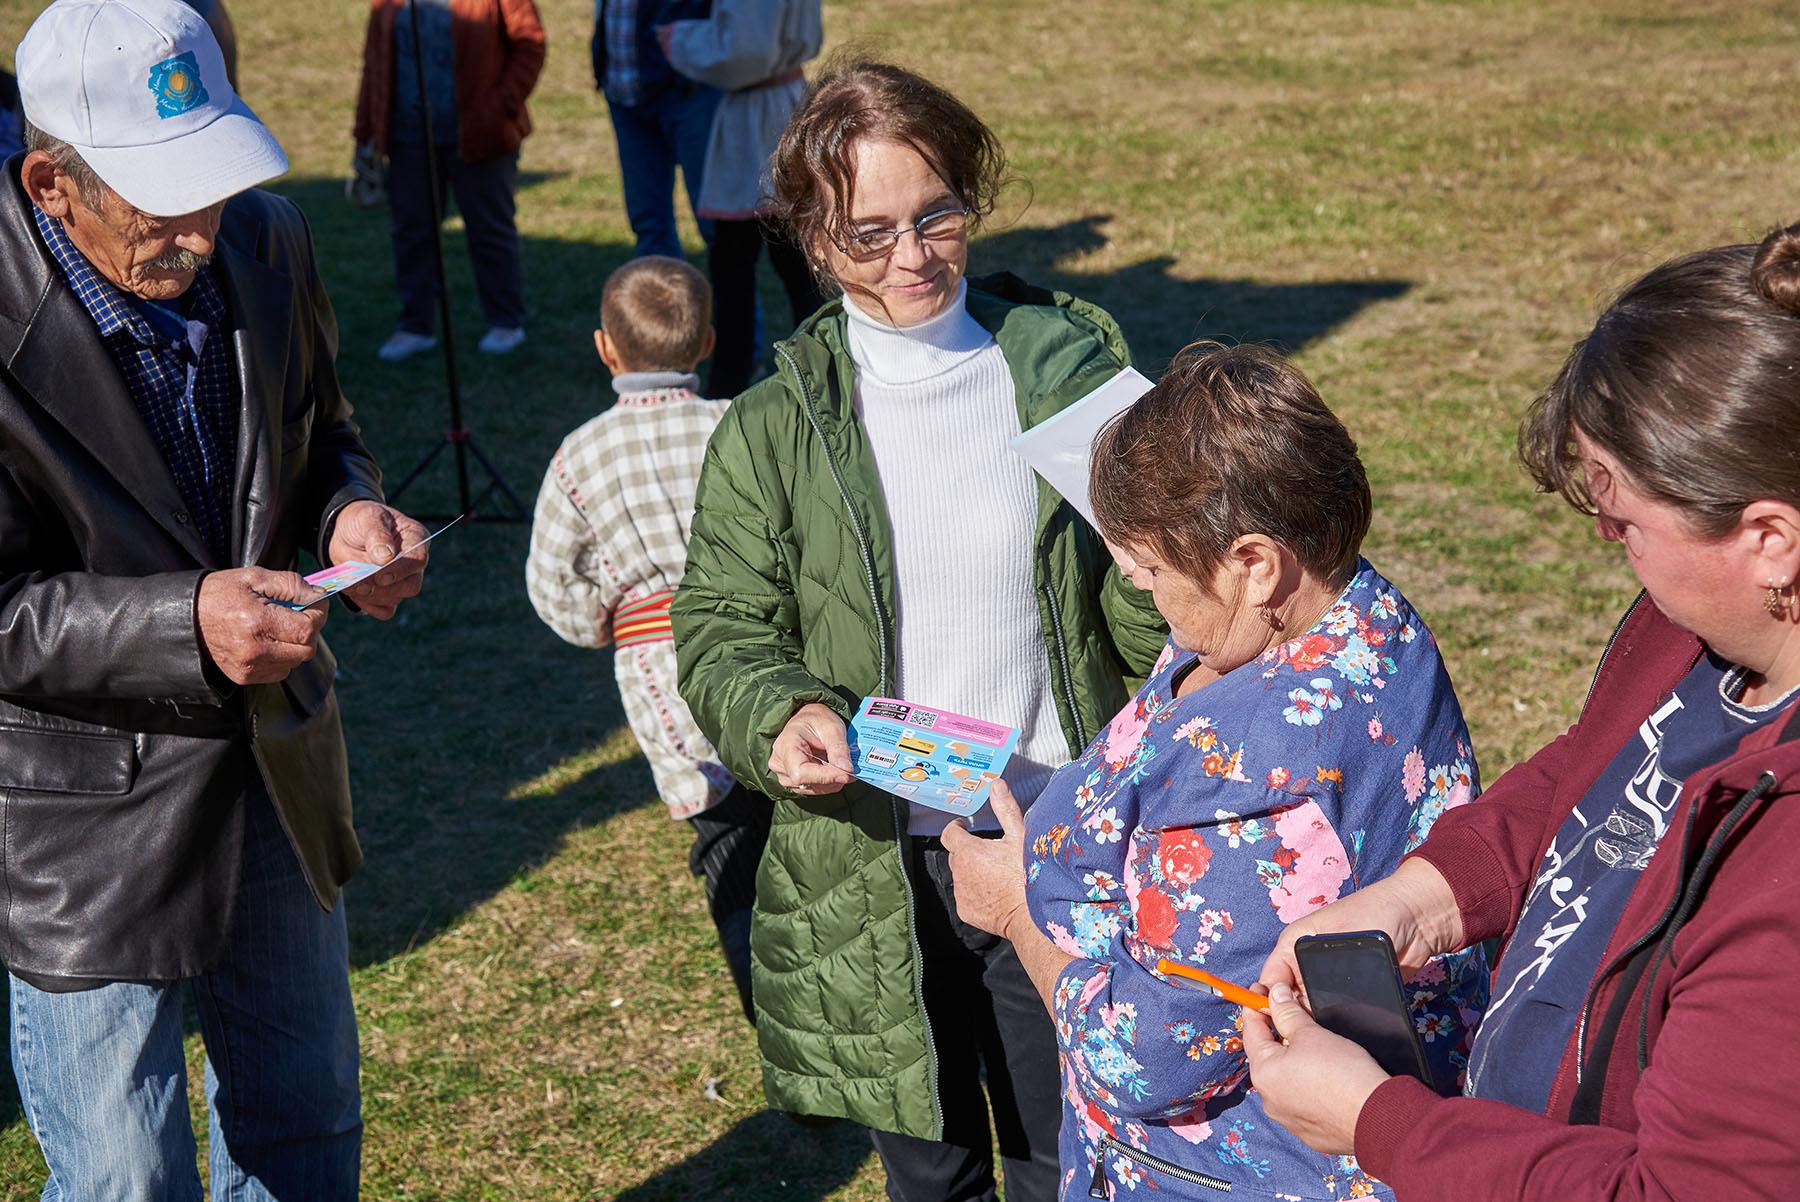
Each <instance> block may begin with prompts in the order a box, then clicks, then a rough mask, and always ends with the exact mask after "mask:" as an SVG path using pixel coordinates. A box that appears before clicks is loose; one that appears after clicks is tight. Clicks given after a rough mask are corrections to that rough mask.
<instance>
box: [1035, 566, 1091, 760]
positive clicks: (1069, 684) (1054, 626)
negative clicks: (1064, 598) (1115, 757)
mask: <svg viewBox="0 0 1800 1202" xmlns="http://www.w3.org/2000/svg"><path fill="white" fill-rule="evenodd" d="M1045 575H1046V576H1048V575H1049V569H1048V568H1047V567H1046V569H1045ZM1044 600H1045V601H1047V602H1049V604H1050V628H1051V632H1052V633H1053V634H1054V635H1055V636H1056V662H1057V666H1058V667H1059V668H1060V669H1061V670H1062V686H1063V701H1064V703H1065V704H1067V705H1068V707H1069V720H1070V722H1072V723H1073V724H1074V726H1075V746H1074V748H1073V752H1074V754H1075V755H1076V756H1080V755H1081V754H1082V753H1083V752H1084V751H1086V750H1087V745H1088V737H1087V727H1086V726H1085V725H1084V724H1083V723H1082V721H1081V708H1080V707H1079V706H1078V705H1076V703H1075V677H1074V674H1073V673H1072V672H1070V670H1069V645H1068V643H1067V641H1065V640H1064V638H1063V624H1062V609H1061V607H1060V606H1058V605H1057V603H1056V588H1055V586H1054V585H1052V584H1051V583H1050V581H1049V580H1048V579H1046V580H1045V581H1044Z"/></svg>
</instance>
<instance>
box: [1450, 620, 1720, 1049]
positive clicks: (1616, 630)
mask: <svg viewBox="0 0 1800 1202" xmlns="http://www.w3.org/2000/svg"><path fill="white" fill-rule="evenodd" d="M1646 596H1648V594H1647V593H1645V592H1643V591H1641V590H1640V591H1639V593H1638V595H1637V596H1636V597H1633V598H1632V600H1631V604H1630V606H1628V607H1627V608H1626V610H1625V616H1624V617H1622V618H1620V619H1619V624H1618V625H1617V626H1615V627H1613V632H1612V637H1611V638H1609V639H1607V640H1606V649H1605V650H1604V651H1602V652H1601V653H1600V662H1599V663H1597V664H1595V665H1594V678H1593V679H1592V680H1590V681H1588V691H1587V697H1586V698H1585V699H1584V700H1583V701H1582V703H1581V708H1582V709H1583V710H1585V709H1587V707H1588V702H1590V701H1592V700H1593V699H1594V690H1595V689H1596V688H1598V687H1599V685H1600V673H1601V672H1603V671H1605V670H1606V661H1607V659H1608V658H1609V657H1610V656H1611V655H1612V649H1613V644H1614V643H1616V642H1618V641H1619V634H1620V632H1621V631H1623V630H1624V629H1625V623H1627V622H1629V621H1631V615H1632V614H1634V613H1636V612H1637V608H1638V606H1640V605H1642V604H1643V603H1644V598H1645V597H1646ZM1693 823H1694V812H1693V811H1692V810H1689V811H1688V822H1687V827H1686V828H1685V829H1684V830H1683V831H1682V833H1681V853H1680V854H1681V855H1682V856H1684V857H1685V856H1686V854H1687V842H1688V837H1689V833H1690V832H1691V831H1692V829H1693ZM1680 901H1681V889H1680V887H1679V886H1677V887H1676V890H1675V896H1674V897H1672V898H1670V899H1669V904H1668V907H1667V908H1666V909H1664V910H1663V913H1662V917H1660V918H1658V919H1657V920H1656V923H1655V925H1653V926H1652V927H1651V928H1650V929H1649V931H1647V932H1645V933H1644V934H1643V935H1641V936H1639V937H1638V938H1637V939H1634V940H1633V941H1632V942H1631V945H1630V946H1629V947H1626V948H1624V949H1623V950H1622V951H1621V952H1620V953H1619V954H1618V955H1617V956H1614V957H1613V958H1612V960H1611V961H1609V962H1608V963H1607V964H1606V966H1605V967H1604V968H1603V969H1602V970H1601V971H1600V972H1598V973H1596V974H1595V975H1594V980H1593V983H1592V984H1591V985H1589V986H1588V991H1587V996H1586V997H1584V998H1583V999H1582V1000H1581V1017H1580V1019H1579V1020H1577V1022H1576V1024H1575V1084H1576V1085H1580V1084H1581V1081H1582V1074H1583V1071H1584V1070H1585V1068H1586V1061H1587V1029H1588V1019H1589V1017H1591V1016H1592V1014H1593V1011H1594V999H1595V998H1596V997H1598V996H1599V995H1600V986H1601V985H1602V984H1604V983H1605V981H1606V979H1607V978H1608V977H1610V976H1611V975H1612V974H1613V973H1614V972H1616V971H1617V970H1618V968H1619V966H1620V965H1621V964H1625V963H1627V962H1628V961H1629V960H1630V959H1631V957H1632V956H1634V955H1636V954H1637V951H1638V949H1639V948H1641V947H1643V946H1644V944H1646V943H1648V942H1649V941H1650V940H1651V939H1652V938H1653V937H1654V936H1655V934H1656V932H1657V931H1659V930H1661V929H1662V926H1663V924H1664V923H1666V922H1668V921H1669V916H1670V915H1671V914H1673V913H1674V912H1675V907H1676V905H1677V904H1679V902H1680ZM1484 1059H1485V1057H1484Z"/></svg>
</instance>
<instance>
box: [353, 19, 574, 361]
mask: <svg viewBox="0 0 1800 1202" xmlns="http://www.w3.org/2000/svg"><path fill="white" fill-rule="evenodd" d="M416 3H417V5H418V18H419V21H418V26H419V41H418V45H416V46H415V45H414V43H413V27H412V21H411V19H410V16H409V14H408V13H407V11H406V0H373V2H372V3H371V5H370V9H369V31H368V36H367V38H366V39H365V41H364V43H363V73H362V88H361V92H360V94H359V95H358V97H357V101H356V141H357V143H358V145H362V144H365V143H366V144H370V145H372V146H373V147H374V152H375V154H376V155H378V156H382V155H385V156H386V158H387V162H388V172H387V193H388V206H389V209H390V211H391V212H392V214H393V235H394V282H395V284H396V285H397V286H398V288H399V292H400V320H399V322H398V323H397V326H396V328H395V330H394V333H393V335H392V336H391V337H390V338H389V339H388V340H387V341H386V342H385V343H383V344H382V347H381V350H380V351H379V352H378V354H380V356H381V357H382V358H383V359H386V360H389V361H390V362H391V361H397V360H401V359H406V358H409V357H411V356H413V355H416V354H418V353H419V352H421V351H427V350H430V349H431V348H433V347H435V346H436V345H437V337H436V335H435V333H434V330H435V326H436V322H435V316H436V315H435V312H434V309H433V306H434V304H435V303H436V296H437V294H436V291H435V290H436V289H437V287H438V286H439V284H438V279H437V267H436V264H435V262H434V261H433V256H432V236H433V230H432V224H433V220H434V218H433V212H432V198H431V187H430V175H429V170H428V162H427V159H426V157H425V156H426V153H427V147H426V142H427V138H426V133H425V131H426V125H427V122H426V117H427V114H429V119H430V120H429V125H430V130H431V137H430V139H429V140H430V141H431V142H434V143H436V145H435V147H433V148H432V151H433V152H434V153H435V154H436V157H437V175H438V192H439V195H438V198H437V199H438V211H439V212H442V211H443V206H444V204H445V202H446V201H447V199H448V194H449V191H450V189H451V188H454V189H455V190H456V207H457V209H458V210H459V211H460V212H461V213H462V217H463V225H464V228H465V229H466V230H467V233H468V240H469V260H470V263H471V265H472V266H473V267H474V269H475V290H476V292H477V293H478V294H479V295H480V298H481V311H482V315H483V316H484V317H485V318H486V319H487V333H486V334H484V335H483V336H482V339H481V342H480V348H481V349H482V350H483V351H486V352H487V353H489V354H505V353H507V352H508V351H511V350H514V349H516V348H517V347H518V345H519V344H520V343H522V342H524V341H525V288H524V272H523V268H522V266H521V263H520V255H519V229H518V226H517V224H516V223H515V221H514V219H513V214H514V205H513V199H514V192H515V191H516V190H517V186H518V173H519V144H520V143H521V142H523V141H524V140H525V135H526V134H528V133H530V132H531V117H530V115H529V114H528V113H527V112H526V110H525V98H526V97H527V96H529V95H531V89H532V88H533V86H535V85H536V83H537V78H538V72H540V71H541V70H543V66H544V27H543V24H542V23H541V22H540V21H539V20H538V12H537V8H536V6H535V5H533V4H532V2H531V0H416ZM415 56H422V57H423V59H424V65H425V97H424V103H425V107H424V108H423V109H421V107H420V97H419V93H418V88H417V85H416V75H415V68H414V63H415V62H416V61H417V59H416V57H415Z"/></svg>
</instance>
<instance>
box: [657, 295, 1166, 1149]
mask: <svg viewBox="0 0 1800 1202" xmlns="http://www.w3.org/2000/svg"><path fill="white" fill-rule="evenodd" d="M968 307H969V312H970V314H971V315H972V316H973V317H974V318H975V320H976V321H978V322H980V323H981V324H982V325H983V326H985V327H986V328H987V329H988V330H990V331H992V332H993V334H994V337H995V338H996V340H998V342H999V344H1000V348H1001V350H1002V351H1004V352H1005V355H1006V362H1007V365H1008V366H1009V367H1010V369H1011V371H1012V376H1013V381H1014V384H1015V386H1016V392H1017V396H1018V405H1019V420H1020V423H1021V425H1022V426H1024V427H1030V426H1032V425H1035V424H1036V423H1038V422H1041V421H1043V420H1044V419H1045V418H1048V417H1050V416H1051V415H1053V414H1055V413H1057V412H1059V411H1060V410H1062V409H1063V408H1064V407H1065V406H1067V405H1069V404H1071V403H1072V402H1074V401H1076V400H1079V399H1080V398H1081V397H1082V396H1083V395H1085V394H1086V393H1087V392H1089V391H1090V390H1092V389H1093V388H1095V387H1096V386H1098V385H1099V384H1100V383H1101V382H1103V381H1105V380H1106V379H1107V378H1109V377H1110V376H1112V375H1113V374H1114V373H1116V372H1117V371H1119V369H1120V368H1122V367H1124V366H1125V365H1126V364H1127V363H1128V362H1129V352H1128V351H1127V349H1126V346H1125V339H1124V336H1123V335H1122V334H1121V333H1120V331H1119V328H1118V326H1117V324H1115V323H1114V322H1113V320H1112V318H1111V317H1110V316H1108V315H1107V314H1106V313H1105V312H1104V311H1103V310H1101V309H1099V308H1097V307H1096V306H1094V305H1090V304H1087V303H1086V302H1083V301H1080V300H1076V299H1075V298H1073V297H1070V296H1067V295H1065V294H1063V293H1050V292H1046V291H1043V290H1041V289H1036V288H1031V287H1028V286H1027V285H1025V284H1023V283H1022V282H1020V281H1019V280H1017V279H1015V278H1014V277H1012V276H1010V275H998V276H990V277H987V278H985V279H976V280H971V281H970V285H969V292H968ZM775 356H776V360H777V363H778V366H779V370H778V371H777V373H776V374H775V375H774V376H772V377H771V378H769V379H767V380H764V381H763V382H762V383H760V384H758V385H757V386H755V387H754V388H752V389H751V390H750V391H749V392H747V393H745V394H744V396H743V397H742V398H740V399H739V400H738V401H737V403H736V404H734V405H732V407H731V409H730V411H729V412H728V413H727V414H726V416H725V419H724V421H723V422H722V423H721V424H720V425H719V428H718V430H717V431H716V432H715V433H714V435H713V437H712V441H711V442H710V443H709V444H708V446H707V450H706V461H705V464H704V466H703V467H702V469H701V473H700V487H699V494H698V498H697V507H696V510H695V513H694V526H693V535H692V541H691V542H690V544H689V549H688V562H687V572H686V575H685V576H684V578H683V580H682V583H681V589H680V591H679V592H678V593H677V595H676V598H675V602H674V606H673V609H672V613H673V618H674V625H675V641H676V647H677V654H678V658H679V664H680V677H679V680H680V688H681V695H682V697H684V698H685V699H686V700H687V703H688V705H689V706H690V707H691V708H692V709H693V712H694V716H695V718H697V719H698V720H699V725H700V729H701V730H703V731H705V733H706V734H707V736H708V737H709V738H710V739H712V741H713V744H714V746H716V747H717V748H718V750H719V753H720V755H721V757H722V758H723V759H724V762H725V764H726V766H727V767H729V768H730V769H731V770H732V772H734V773H736V774H737V776H738V778H739V779H740V780H742V781H743V782H744V783H746V784H748V785H750V786H751V787H753V788H756V789H759V790H761V791H762V792H764V793H766V794H768V795H769V796H770V797H773V798H774V799H775V815H774V825H773V829H772V831H771V833H770V836H769V845H768V850H767V852H766V853H765V854H764V856H763V860H762V867H761V869H760V871H759V873H758V875H757V882H756V892H757V898H756V912H755V918H754V921H753V923H752V927H751V932H752V933H751V951H752V961H753V965H752V979H753V982H754V993H755V997H756V1009H757V1035H758V1042H759V1043H760V1045H761V1049H762V1057H763V1084H764V1088H765V1091H766V1092H767V1094H768V1097H769V1101H770V1102H771V1104H773V1105H775V1106H778V1107H780V1108H782V1109H785V1110H791V1111H797V1112H800V1113H804V1114H816V1115H841V1116H844V1117H847V1118H851V1119H854V1120H856V1121H857V1122H860V1123H863V1124H865V1125H867V1126H870V1127H875V1128H879V1129H882V1130H887V1131H900V1132H905V1133H906V1134H909V1135H915V1136H919V1137H922V1138H927V1139H938V1138H941V1137H942V1128H943V1119H942V1110H941V1107H940V1106H939V1104H938V1095H937V1073H936V1064H935V1061H934V1055H933V1050H932V1041H931V1033H930V1029H929V1026H928V1024H927V1021H926V1017H925V1012H924V1007H923V1004H922V1002H921V1000H920V999H921V996H922V995H921V992H920V989H921V982H920V972H919V956H918V945H917V942H916V936H915V934H914V931H913V905H912V893H913V889H914V887H915V883H914V882H913V881H912V880H911V879H910V878H909V874H908V870H907V864H906V856H905V855H904V854H903V835H904V832H905V830H906V821H907V813H906V805H905V803H904V802H903V801H901V800H900V799H899V798H897V797H894V796H892V795H891V794H888V793H884V792H881V791H880V790H877V789H874V788H871V787H869V786H866V785H863V784H861V783H860V782H855V783H852V784H851V785H850V786H849V787H847V788H845V789H844V790H843V792H841V793H839V794H837V795H835V796H830V797H796V796H793V795H790V794H788V793H786V792H785V791H784V790H783V789H782V788H781V787H780V786H779V785H778V784H777V783H776V782H775V779H774V777H773V776H772V775H771V774H770V772H769V768H768V763H769V751H770V748H771V745H772V744H773V742H774V740H775V736H776V735H777V734H779V733H780V731H781V728H782V727H783V726H784V725H785V724H786V723H787V720H788V719H789V717H791V716H792V715H793V713H794V711H795V709H797V708H798V707H799V706H801V705H804V704H806V703H808V702H814V701H817V702H822V703H823V704H825V705H828V706H830V707H831V708H832V709H834V710H836V711H837V712H838V713H839V714H840V715H842V716H844V717H845V718H846V719H848V718H849V716H850V715H851V714H852V713H854V712H855V709H856V707H857V705H858V704H860V702H861V699H862V698H863V697H865V696H885V695H890V694H891V692H892V688H893V673H894V654H895V652H894V647H895V636H894V612H895V609H894V589H893V540H892V532H891V528H890V526H889V524H888V518H887V513H886V510H885V508H884V504H883V500H882V492H881V487H880V484H879V482H878V480H877V477H876V471H875V461H874V458H873V456H872V455H871V453H870V450H869V444H868V439H867V437H866V435H865V432H864V430H863V427H862V423H861V422H860V421H858V420H857V418H856V415H855V411H854V409H853V408H852V405H851V396H852V387H853V382H852V373H853V370H854V368H853V366H852V364H851V360H850V354H849V351H848V349H847V347H846V344H845V317H844V312H843V307H842V303H841V302H834V303H832V304H829V305H827V306H825V307H824V308H823V309H821V310H820V311H819V312H818V313H817V314H816V315H814V316H813V317H812V318H811V319H809V320H808V321H807V322H806V323H805V324H804V325H802V326H801V327H800V329H799V330H798V331H796V332H795V334H794V336H793V337H792V338H790V339H789V340H788V341H786V342H783V343H781V344H780V345H778V346H777V347H776V348H775ZM1037 551H1038V554H1037V598H1038V611H1039V613H1040V615H1041V616H1042V619H1043V629H1044V654H1045V655H1046V656H1048V657H1049V660H1050V665H1051V677H1052V681H1053V683H1054V687H1055V691H1056V700H1057V717H1058V719H1059V721H1060V723H1061V725H1062V729H1063V734H1064V735H1065V736H1066V737H1067V739H1068V744H1069V754H1070V755H1071V757H1073V756H1075V755H1079V754H1080V753H1081V751H1082V750H1084V749H1085V748H1086V746H1087V744H1088V741H1089V740H1090V739H1092V738H1093V737H1094V735H1095V734H1096V733H1098V732H1099V730H1100V729H1101V727H1102V726H1103V725H1104V724H1105V723H1106V722H1107V721H1109V720H1110V719H1111V718H1112V716H1113V714H1114V713H1115V712H1116V711H1117V710H1118V708H1119V707H1120V706H1121V705H1123V704H1124V702H1125V699H1126V698H1127V697H1128V696H1129V689H1128V688H1127V685H1126V681H1127V678H1130V677H1139V676H1142V675H1144V674H1146V673H1147V672H1148V671H1149V670H1150V668H1151V667H1152V666H1153V664H1154V662H1155V659H1156V656H1157V654H1158V653H1159V652H1160V651H1161V650H1162V646H1163V642H1164V639H1165V637H1166V628H1165V627H1164V625H1163V622H1162V619H1161V617H1160V616H1159V615H1158V614H1157V612H1156V610H1155V608H1154V607H1153V606H1152V605H1151V603H1150V596H1149V594H1148V593H1143V592H1140V591H1138V590H1137V589H1135V588H1133V587H1132V586H1131V585H1130V584H1129V583H1128V582H1126V581H1125V580H1124V579H1123V578H1122V577H1121V576H1120V575H1119V573H1118V571H1117V570H1116V569H1115V568H1113V565H1112V560H1111V557H1110V556H1109V555H1108V554H1107V552H1106V548H1105V545H1104V544H1103V543H1102V542H1101V540H1100V537H1099V536H1098V535H1097V534H1096V533H1095V532H1094V531H1093V530H1092V529H1091V528H1090V527H1089V526H1088V525H1087V523H1086V522H1084V521H1083V520H1082V519H1081V517H1080V516H1079V515H1078V514H1076V512H1075V511H1074V509H1073V508H1071V507H1070V506H1069V505H1068V504H1067V503H1066V502H1064V501H1063V500H1062V498H1061V497H1060V496H1058V494H1057V493H1056V491H1055V490H1054V489H1052V488H1051V487H1050V486H1049V485H1047V484H1045V483H1043V481H1041V480H1040V481H1039V482H1038V521H1037ZM922 700H924V699H922Z"/></svg>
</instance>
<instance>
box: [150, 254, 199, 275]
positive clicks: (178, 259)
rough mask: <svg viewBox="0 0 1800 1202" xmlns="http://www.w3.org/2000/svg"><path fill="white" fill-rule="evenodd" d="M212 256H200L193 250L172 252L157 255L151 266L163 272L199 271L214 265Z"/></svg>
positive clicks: (151, 261)
mask: <svg viewBox="0 0 1800 1202" xmlns="http://www.w3.org/2000/svg"><path fill="white" fill-rule="evenodd" d="M212 260H213V257H212V256H211V255H203V254H199V253H197V252H195V251H191V250H172V251H170V252H169V253H168V254H166V255H157V256H156V257H155V258H154V259H151V260H150V266H152V267H155V268H157V269H158V270H161V271H199V270H200V269H201V268H203V267H207V266H209V265H210V264H211V263H212Z"/></svg>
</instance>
